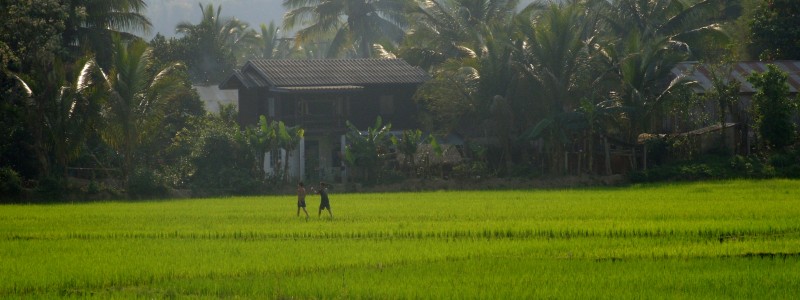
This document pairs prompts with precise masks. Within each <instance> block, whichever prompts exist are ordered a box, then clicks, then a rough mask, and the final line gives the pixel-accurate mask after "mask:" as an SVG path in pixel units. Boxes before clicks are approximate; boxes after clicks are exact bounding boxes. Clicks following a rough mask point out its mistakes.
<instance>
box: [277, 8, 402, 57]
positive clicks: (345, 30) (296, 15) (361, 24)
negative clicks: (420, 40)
mask: <svg viewBox="0 0 800 300" xmlns="http://www.w3.org/2000/svg"><path fill="white" fill-rule="evenodd" d="M410 4H411V1H410V0H284V1H283V6H284V7H286V9H288V10H289V12H287V13H286V15H285V16H284V20H283V27H284V28H286V29H289V30H291V29H294V28H298V27H300V28H301V29H300V30H298V31H297V34H296V37H295V38H296V42H297V43H298V44H304V43H306V42H310V41H312V40H314V39H316V38H318V37H321V36H326V35H328V34H330V33H332V32H334V33H335V35H334V37H333V39H332V40H331V45H330V48H329V50H328V54H327V56H328V57H340V56H342V55H344V54H345V53H347V51H349V50H351V49H352V50H353V52H354V53H355V55H356V56H357V57H362V58H369V57H372V49H373V46H374V45H375V44H381V43H390V44H392V43H394V44H396V43H399V42H400V41H401V40H402V39H403V37H404V35H405V32H404V29H405V28H406V26H407V20H406V13H407V11H408V9H409V7H410Z"/></svg>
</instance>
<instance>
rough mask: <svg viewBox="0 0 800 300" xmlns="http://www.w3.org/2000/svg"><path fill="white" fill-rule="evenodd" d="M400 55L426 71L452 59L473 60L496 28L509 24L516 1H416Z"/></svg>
mask: <svg viewBox="0 0 800 300" xmlns="http://www.w3.org/2000/svg"><path fill="white" fill-rule="evenodd" d="M416 2H417V6H416V7H414V9H413V10H412V12H411V25H410V26H411V30H410V32H409V34H408V36H407V37H406V43H405V47H404V48H403V51H402V53H401V56H402V57H403V58H405V59H406V60H408V61H409V62H410V63H412V64H415V65H418V66H421V67H422V68H424V69H429V68H430V67H432V66H435V65H438V64H441V63H443V62H444V61H446V60H447V59H451V58H470V57H472V58H474V57H477V56H478V55H480V53H481V51H482V50H483V48H484V46H485V42H486V39H485V38H484V37H485V36H486V35H491V34H492V32H498V31H493V30H492V29H498V28H496V27H495V26H498V25H500V26H502V25H505V24H508V23H509V21H510V20H511V17H512V16H513V12H514V10H515V9H516V7H517V4H518V2H519V1H517V0H425V1H423V0H416Z"/></svg>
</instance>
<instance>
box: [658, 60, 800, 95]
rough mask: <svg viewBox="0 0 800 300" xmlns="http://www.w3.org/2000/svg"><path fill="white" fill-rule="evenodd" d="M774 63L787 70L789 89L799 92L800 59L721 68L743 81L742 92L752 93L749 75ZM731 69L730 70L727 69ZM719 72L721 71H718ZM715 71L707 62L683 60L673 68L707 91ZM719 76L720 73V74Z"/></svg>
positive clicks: (703, 90) (674, 73)
mask: <svg viewBox="0 0 800 300" xmlns="http://www.w3.org/2000/svg"><path fill="white" fill-rule="evenodd" d="M769 64H774V65H776V66H777V67H778V68H779V69H781V70H782V71H783V72H786V73H787V74H788V75H789V80H788V84H789V91H790V92H791V93H793V94H794V93H797V91H798V90H800V61H797V60H784V61H773V62H762V61H747V62H738V63H735V64H734V65H733V66H723V67H721V68H719V69H720V70H726V71H722V72H726V73H727V72H730V74H728V76H729V77H728V78H733V79H736V80H738V81H739V82H741V84H742V85H741V89H740V91H741V93H745V94H752V93H755V92H756V90H755V88H754V87H753V85H752V84H750V82H748V81H747V76H750V74H752V73H761V72H765V71H766V70H767V65H769ZM727 70H730V71H727ZM717 72H718V73H719V72H720V71H717ZM713 73H714V71H713V70H712V69H711V67H710V66H709V65H707V64H701V63H698V62H683V63H680V64H678V65H677V66H675V68H673V69H672V74H673V75H675V76H682V75H683V76H689V78H691V79H693V80H696V81H697V82H698V83H699V85H700V87H699V90H698V91H697V92H705V91H707V90H709V89H711V87H712V78H713V75H712V74H713ZM718 76H719V75H718Z"/></svg>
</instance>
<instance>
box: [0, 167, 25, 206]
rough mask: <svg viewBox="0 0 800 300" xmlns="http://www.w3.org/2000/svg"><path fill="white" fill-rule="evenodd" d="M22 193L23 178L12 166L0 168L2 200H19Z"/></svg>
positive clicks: (0, 198) (0, 195) (0, 193)
mask: <svg viewBox="0 0 800 300" xmlns="http://www.w3.org/2000/svg"><path fill="white" fill-rule="evenodd" d="M21 195H22V179H21V178H20V176H19V173H17V171H14V169H12V168H10V167H3V168H0V200H9V201H10V200H18V199H19V198H20V197H21Z"/></svg>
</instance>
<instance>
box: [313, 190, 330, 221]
mask: <svg viewBox="0 0 800 300" xmlns="http://www.w3.org/2000/svg"><path fill="white" fill-rule="evenodd" d="M316 193H317V194H319V198H320V202H319V213H318V214H317V217H320V216H322V210H323V209H327V210H328V214H329V215H330V216H331V219H333V212H331V202H330V199H328V184H327V183H325V182H320V183H319V190H318V191H316Z"/></svg>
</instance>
